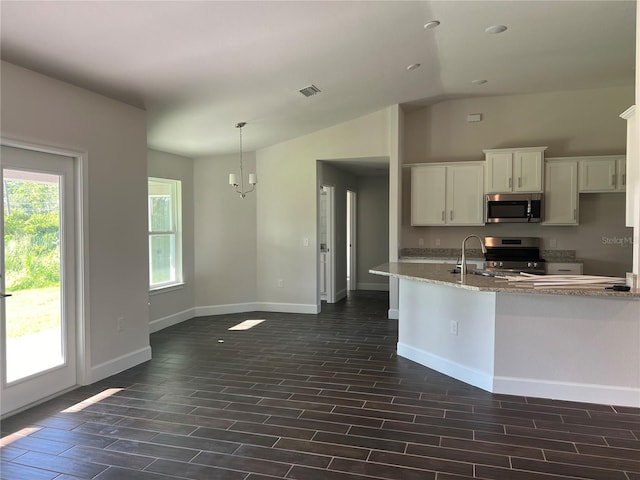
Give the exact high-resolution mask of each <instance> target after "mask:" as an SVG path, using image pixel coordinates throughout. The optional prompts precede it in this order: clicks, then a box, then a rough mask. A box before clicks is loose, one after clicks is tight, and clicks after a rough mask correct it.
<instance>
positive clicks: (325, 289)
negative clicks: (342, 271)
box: [318, 185, 336, 303]
mask: <svg viewBox="0 0 640 480" xmlns="http://www.w3.org/2000/svg"><path fill="white" fill-rule="evenodd" d="M334 204H335V187H333V186H331V185H323V186H322V187H320V220H319V232H320V235H319V236H320V241H319V242H318V243H319V244H320V265H319V270H320V300H325V301H326V302H327V303H335V301H336V288H335V284H336V282H335V270H336V269H335V251H334V250H335V249H334V244H335V228H334V222H335V219H334V210H333V209H334Z"/></svg>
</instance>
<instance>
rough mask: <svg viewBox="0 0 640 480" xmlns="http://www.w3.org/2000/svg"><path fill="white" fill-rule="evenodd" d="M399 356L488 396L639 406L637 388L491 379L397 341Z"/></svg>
mask: <svg viewBox="0 0 640 480" xmlns="http://www.w3.org/2000/svg"><path fill="white" fill-rule="evenodd" d="M398 355H400V356H401V357H404V358H408V359H409V360H413V361H414V362H417V363H419V364H420V365H424V366H425V367H428V368H432V369H434V370H436V371H438V372H440V373H443V374H445V375H448V376H450V377H453V378H455V379H456V380H460V381H461V382H465V383H468V384H469V385H473V386H474V387H478V388H482V389H483V390H486V391H488V392H491V393H499V394H504V395H519V396H523V397H537V398H551V399H554V400H566V401H570V402H587V403H598V404H605V405H620V406H624V407H640V388H628V387H616V386H611V385H596V384H587V383H570V382H557V381H547V380H540V379H528V378H515V377H494V376H493V375H490V374H487V373H484V372H481V371H478V370H475V369H473V368H469V367H467V366H465V365H460V364H458V363H455V362H452V361H450V360H447V359H444V358H442V357H438V356H437V355H432V354H430V353H427V352H424V351H422V350H418V349H417V348H414V347H411V346H409V345H405V344H402V343H400V342H398Z"/></svg>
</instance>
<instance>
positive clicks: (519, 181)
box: [518, 177, 522, 188]
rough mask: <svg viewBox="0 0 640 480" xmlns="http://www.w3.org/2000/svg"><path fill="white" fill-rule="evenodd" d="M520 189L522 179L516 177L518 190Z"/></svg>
mask: <svg viewBox="0 0 640 480" xmlns="http://www.w3.org/2000/svg"><path fill="white" fill-rule="evenodd" d="M520 187H522V177H518V188H520Z"/></svg>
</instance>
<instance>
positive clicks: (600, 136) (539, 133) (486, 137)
mask: <svg viewBox="0 0 640 480" xmlns="http://www.w3.org/2000/svg"><path fill="white" fill-rule="evenodd" d="M633 103H634V89H633V86H630V87H616V88H603V89H595V90H579V91H571V92H554V93H545V94H536V95H507V96H502V97H485V98H475V99H461V100H450V101H444V102H441V103H438V104H436V105H433V106H431V107H426V108H423V109H420V110H416V111H411V112H408V113H406V116H405V120H406V124H405V137H404V145H405V152H406V153H407V155H406V157H405V159H406V160H405V163H418V162H436V161H461V160H484V155H483V153H482V150H483V149H487V148H508V147H519V146H545V145H546V146H548V147H549V148H548V149H547V151H546V152H545V156H547V157H561V156H579V155H618V154H624V153H625V149H626V123H625V121H624V120H623V119H621V118H619V116H618V115H619V114H620V113H622V112H623V111H624V110H626V109H627V108H628V107H629V106H630V105H632V104H633ZM469 113H482V114H483V121H482V122H479V123H467V122H466V121H465V119H466V115H467V114H469ZM410 184H411V182H410V170H409V169H408V168H405V169H404V172H403V185H404V187H405V188H404V193H403V195H402V210H403V214H402V237H401V238H402V240H401V246H402V247H418V246H419V240H420V239H421V238H422V239H423V241H424V246H425V247H436V246H437V241H438V240H439V241H440V246H442V247H448V248H459V247H460V243H461V241H462V239H463V238H464V237H465V236H466V235H468V234H469V233H476V234H478V235H493V236H503V235H504V236H508V235H526V236H540V237H542V238H543V243H544V248H545V249H551V247H550V241H551V240H552V239H555V240H556V242H557V247H556V248H557V249H560V250H575V251H576V256H577V257H578V258H581V259H583V260H584V262H585V263H584V267H585V270H584V271H585V273H587V274H597V275H613V276H624V274H625V272H627V271H631V263H632V249H631V245H630V242H627V243H625V244H623V246H617V245H616V244H612V243H607V242H606V241H603V237H604V238H631V236H632V234H633V233H632V229H631V228H627V227H625V226H624V206H625V203H624V202H625V200H624V194H621V193H609V194H581V195H580V209H579V210H580V225H579V226H572V227H556V226H533V225H525V226H522V225H490V226H485V227H411V221H410V211H411V210H410V207H411V202H410V193H411V192H410Z"/></svg>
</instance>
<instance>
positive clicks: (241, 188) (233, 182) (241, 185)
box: [229, 122, 258, 198]
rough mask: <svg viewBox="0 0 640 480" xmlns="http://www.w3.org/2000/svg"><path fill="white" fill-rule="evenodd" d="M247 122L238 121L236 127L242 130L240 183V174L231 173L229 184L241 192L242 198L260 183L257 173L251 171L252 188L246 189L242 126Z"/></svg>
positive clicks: (237, 191)
mask: <svg viewBox="0 0 640 480" xmlns="http://www.w3.org/2000/svg"><path fill="white" fill-rule="evenodd" d="M246 124H247V122H240V123H236V128H237V129H239V130H240V183H238V176H237V175H236V174H235V173H230V174H229V185H232V186H233V189H234V190H235V191H236V193H239V194H240V196H241V197H242V198H244V197H245V196H246V195H247V193H249V192H253V191H254V190H255V188H256V183H258V177H256V174H255V173H250V174H249V185H251V188H250V189H248V190H245V189H244V172H243V165H242V127H244V126H245V125H246Z"/></svg>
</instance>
